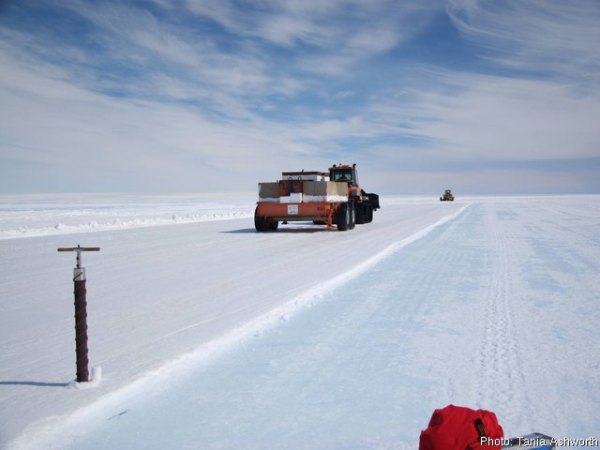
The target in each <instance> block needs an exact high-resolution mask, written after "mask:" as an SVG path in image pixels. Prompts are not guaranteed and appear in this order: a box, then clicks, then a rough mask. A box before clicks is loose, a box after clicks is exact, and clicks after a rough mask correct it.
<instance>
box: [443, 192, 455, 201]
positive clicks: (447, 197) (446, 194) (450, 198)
mask: <svg viewBox="0 0 600 450" xmlns="http://www.w3.org/2000/svg"><path fill="white" fill-rule="evenodd" d="M453 201H454V195H452V191H451V190H450V189H446V190H445V191H444V195H442V196H441V197H440V202H453Z"/></svg>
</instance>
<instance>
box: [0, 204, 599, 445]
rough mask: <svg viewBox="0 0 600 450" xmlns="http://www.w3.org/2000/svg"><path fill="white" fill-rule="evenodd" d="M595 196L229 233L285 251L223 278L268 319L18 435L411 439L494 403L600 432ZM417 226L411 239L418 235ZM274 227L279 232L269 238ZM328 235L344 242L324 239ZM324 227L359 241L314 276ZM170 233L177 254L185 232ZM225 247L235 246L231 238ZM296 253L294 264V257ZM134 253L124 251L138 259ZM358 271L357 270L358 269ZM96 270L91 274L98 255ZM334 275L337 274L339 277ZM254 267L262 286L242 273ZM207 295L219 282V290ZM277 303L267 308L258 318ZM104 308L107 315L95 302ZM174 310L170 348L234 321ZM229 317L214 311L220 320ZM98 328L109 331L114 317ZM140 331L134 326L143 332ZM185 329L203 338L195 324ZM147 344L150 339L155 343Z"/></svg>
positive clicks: (520, 415)
mask: <svg viewBox="0 0 600 450" xmlns="http://www.w3.org/2000/svg"><path fill="white" fill-rule="evenodd" d="M598 200H599V199H598V197H554V198H550V197H540V198H516V199H510V198H506V199H483V200H480V201H473V202H472V204H471V205H470V206H469V207H467V208H466V209H465V210H463V211H462V213H460V214H459V215H458V216H456V217H454V218H452V219H451V220H449V221H446V222H444V223H441V224H438V226H436V227H434V228H433V229H430V230H427V231H428V232H423V231H421V232H420V233H417V237H420V239H416V240H413V242H405V244H406V245H398V244H396V246H395V247H394V246H392V247H391V248H390V247H389V245H390V244H392V243H394V242H396V243H398V242H400V241H401V239H402V237H400V236H395V238H392V239H389V240H386V239H384V238H383V237H382V235H379V234H378V233H387V234H390V233H393V232H394V231H393V226H391V225H392V224H391V223H390V222H386V220H382V222H381V223H380V224H379V226H378V227H376V226H375V224H373V229H371V230H369V231H367V228H366V227H365V228H362V229H358V230H355V231H358V233H357V234H355V235H352V234H351V233H353V232H351V233H338V234H332V233H317V232H311V233H310V234H308V235H307V233H303V232H290V233H281V234H276V235H264V236H263V235H260V236H255V235H251V234H250V235H249V234H247V233H246V232H245V230H239V232H233V233H231V234H230V235H229V236H231V237H232V238H234V239H235V240H237V241H238V245H239V248H238V250H239V252H240V254H241V255H242V258H250V255H246V256H243V255H244V254H245V253H246V250H244V248H245V247H244V245H243V244H242V243H243V242H244V240H245V239H248V238H249V237H251V239H254V240H259V241H260V242H261V245H265V246H266V250H268V251H269V252H272V253H275V254H272V255H270V256H271V257H272V258H273V259H274V260H275V261H276V263H277V264H275V265H273V264H270V263H269V262H268V261H272V260H273V259H270V258H267V261H266V262H265V265H263V266H262V268H261V267H259V266H258V265H256V264H255V263H252V264H251V261H250V259H248V260H246V263H247V264H244V267H245V269H244V270H242V271H241V272H240V273H238V274H237V276H235V274H232V277H231V278H229V281H228V282H227V283H226V288H227V289H225V291H229V290H231V289H234V290H235V289H241V290H240V292H239V294H238V295H240V296H243V297H244V298H245V300H246V301H247V308H250V309H252V313H253V314H254V315H255V317H261V318H260V319H259V320H255V321H254V322H252V323H251V325H247V326H246V327H242V328H237V329H238V330H242V331H239V332H238V334H237V337H236V335H235V333H234V334H233V335H232V337H231V339H230V340H231V342H228V340H227V339H224V340H223V341H222V342H221V343H220V344H219V343H218V342H217V343H215V345H214V348H213V350H216V351H213V352H212V353H210V349H209V348H208V347H207V349H205V350H203V351H196V352H192V353H190V354H189V355H188V356H187V357H184V358H181V359H179V360H178V361H175V362H173V363H172V364H170V365H168V366H166V367H162V368H161V369H160V370H159V371H157V372H156V373H155V374H150V375H147V376H145V377H143V378H141V379H138V381H136V382H134V383H131V384H129V385H125V387H124V388H123V389H121V390H119V391H113V392H112V393H111V394H109V395H105V396H104V397H103V398H101V399H100V400H99V401H96V402H94V403H92V404H91V405H90V406H88V407H85V408H82V409H81V410H80V411H78V412H77V413H76V414H74V415H73V416H71V417H70V418H68V419H66V420H65V419H64V418H63V419H60V420H58V419H57V420H54V421H49V422H48V427H47V428H46V429H44V428H43V427H41V426H40V425H39V424H38V425H36V426H34V427H32V428H30V431H29V433H27V434H26V435H24V436H21V438H20V439H19V440H18V441H17V442H15V443H14V446H15V447H16V448H21V447H24V448H27V447H29V448H42V447H43V448H84V449H86V448H89V449H96V448H97V449H103V448H156V449H158V448H161V449H162V448H216V449H233V448H244V449H264V448H285V449H332V448H333V449H337V448H344V449H348V448H352V449H354V448H357V449H358V448H360V449H363V448H393V449H415V448H417V446H418V436H419V432H420V430H421V429H422V428H424V427H425V426H426V424H427V422H428V420H429V417H430V415H431V412H432V411H433V409H435V408H437V407H442V406H445V405H446V404H448V403H454V404H461V405H467V406H471V407H482V408H487V409H491V410H493V411H495V412H496V413H497V415H498V417H499V419H500V422H501V424H502V425H503V426H504V429H505V431H506V433H507V434H509V435H518V434H523V433H527V432H531V431H540V432H544V433H547V434H551V435H553V436H555V437H557V438H588V437H598V438H600V436H598V430H600V419H599V417H600V416H599V415H598V414H597V411H598V410H599V409H600V394H599V392H600V391H599V390H598V386H600V350H599V349H600V330H599V328H598V326H597V324H598V323H600V322H599V319H600V312H599V311H600V308H599V307H598V304H597V302H598V293H599V292H600V278H599V275H598V274H599V273H600V263H599V261H600V239H599V238H598V233H597V230H598V229H599V225H600V213H599V209H598V206H597V201H598ZM460 206H461V205H440V204H437V205H435V206H434V205H427V206H425V205H423V206H417V205H412V206H407V205H403V206H402V207H401V208H393V207H392V208H391V210H392V212H388V214H389V215H388V216H387V217H388V220H391V222H395V223H396V225H397V226H398V227H402V220H399V217H400V216H401V215H402V214H403V212H404V213H406V211H411V213H410V214H408V215H407V216H406V217H405V220H406V221H410V220H415V217H418V216H421V217H424V216H426V215H428V219H427V220H424V221H423V222H422V223H421V226H420V227H417V228H418V229H420V230H423V228H425V227H426V226H427V225H431V224H432V223H435V222H436V220H438V219H439V218H441V217H448V216H449V215H450V214H452V213H455V212H457V211H458V209H459V208H460ZM415 208H416V209H415ZM443 208H446V209H444V210H443V211H444V212H443V213H440V211H442V209H443ZM433 211H437V215H438V217H437V219H436V218H435V217H436V214H435V213H434V212H433ZM382 212H383V211H382ZM415 212H417V214H416V215H415ZM392 216H393V217H394V219H389V218H391V217H392ZM383 217H385V216H383V215H382V218H383ZM417 228H413V233H412V234H411V233H409V234H408V235H407V236H404V238H406V237H409V236H410V235H412V236H414V233H415V232H416V230H417ZM232 231H235V230H232ZM154 233H156V230H155V231H154ZM99 236H100V234H98V235H97V236H95V237H99ZM371 236H372V240H373V242H374V243H376V244H378V245H379V248H378V249H375V250H374V251H372V252H370V255H371V256H373V255H379V256H378V257H376V258H374V259H372V260H371V261H370V262H369V263H367V264H362V266H361V264H360V261H364V260H365V259H368V258H365V257H366V256H367V255H368V254H369V252H366V251H365V250H364V246H365V245H368V242H369V237H371ZM388 237H389V236H388ZM274 239H275V240H280V239H281V240H283V241H280V242H282V244H273V240H274ZM330 239H335V240H336V243H335V244H333V243H332V242H326V241H328V240H330ZM357 239H358V242H359V244H360V245H358V246H357V247H358V248H360V249H361V250H356V252H358V253H359V254H361V257H360V258H359V259H355V260H352V261H351V262H344V261H348V258H351V257H352V254H353V251H352V250H351V248H352V245H351V244H352V243H353V242H354V243H356V242H357V241H356V240H357ZM314 240H316V241H318V244H319V245H323V246H324V247H325V249H324V253H325V254H326V255H329V256H332V255H335V254H337V253H335V252H337V251H345V254H344V256H342V257H340V258H341V259H340V260H339V261H341V262H340V264H339V266H338V265H337V264H333V266H334V268H333V269H332V270H335V273H328V274H327V275H328V276H323V275H321V277H320V278H319V277H318V276H317V280H319V282H326V283H325V284H321V285H320V286H318V285H317V286H315V284H316V283H315V282H314V280H313V281H312V282H311V281H310V280H309V277H308V272H307V269H304V268H303V267H307V266H309V267H311V266H312V267H314V266H318V264H319V263H318V261H319V260H321V259H323V258H322V257H321V256H320V255H319V254H318V253H313V254H312V255H311V254H309V251H308V250H307V249H306V248H303V246H309V245H312V244H309V241H310V242H311V243H313V242H314ZM177 241H179V240H177ZM160 242H161V251H160V253H161V254H164V253H165V252H166V251H167V249H168V248H170V247H171V246H170V245H165V242H164V240H161V241H160ZM324 242H326V243H324ZM384 242H387V244H388V245H387V246H386V245H384ZM293 245H299V246H300V248H299V250H298V252H300V254H301V256H302V258H300V260H298V258H297V256H298V255H297V254H296V253H295V252H291V254H290V248H291V246H293ZM224 250H225V251H231V254H230V255H228V258H233V254H234V253H235V251H234V248H230V247H229V246H227V247H226V248H225V249H224ZM252 251H256V248H253V250H252ZM167 253H168V252H167ZM176 255H177V252H174V253H173V255H168V256H169V257H168V260H171V258H173V259H174V258H175V257H176ZM287 257H289V258H290V261H289V265H286V266H285V267H280V266H279V265H280V264H282V263H283V262H284V261H287ZM100 259H101V258H100V257H98V260H100ZM151 259H152V258H151ZM254 259H257V258H256V257H254ZM331 259H332V260H336V261H338V260H337V259H335V258H333V257H332V258H331ZM89 260H90V261H91V260H92V257H90V258H89ZM134 261H135V258H134V257H128V258H126V262H127V263H128V264H130V263H133V262H134ZM113 263H114V260H113ZM275 266H277V268H276V267H275ZM353 267H354V268H356V269H355V271H354V273H352V272H350V273H348V270H350V269H352V268H353ZM161 268H162V269H163V270H166V269H168V268H169V267H168V266H167V267H164V266H162V265H161ZM100 269H101V265H100V264H99V263H96V264H95V269H94V270H96V271H98V272H100V273H102V270H100ZM177 269H179V270H180V271H181V272H182V275H183V276H182V280H183V282H184V283H187V284H185V285H184V289H182V290H181V291H178V292H189V291H190V290H192V287H193V286H194V285H195V284H194V283H191V281H190V280H189V279H188V278H189V277H186V276H185V275H186V274H189V273H190V272H189V270H190V269H189V268H187V269H186V267H185V266H183V267H178V268H177ZM173 270H175V269H173ZM323 270H326V269H324V268H322V267H319V268H318V270H317V272H319V273H321V272H322V271H323ZM167 273H169V272H167ZM178 273H179V272H178ZM290 273H293V274H296V277H294V276H292V277H290V276H289V275H290ZM88 275H89V278H90V280H91V279H92V269H91V264H90V269H89V271H88ZM331 275H335V276H338V278H337V280H336V279H334V280H333V281H331V280H332V278H333V277H332V276H331ZM161 276H162V275H161ZM312 276H313V274H311V277H312ZM240 277H242V282H241V284H242V285H243V286H250V287H251V289H248V290H247V291H246V290H244V289H243V288H240V287H239V285H238V284H237V283H239V282H240V280H239V278H240ZM278 277H282V278H281V280H283V279H284V278H285V279H287V280H288V282H289V281H292V280H294V279H295V278H296V279H297V281H298V284H299V285H300V286H298V287H297V288H293V289H290V290H289V291H287V293H285V296H286V297H287V298H288V299H292V298H295V299H296V300H295V303H294V304H293V305H289V304H288V305H287V306H280V307H279V309H275V310H273V309H272V306H273V305H275V303H276V302H275V303H273V302H271V303H269V302H265V303H262V302H261V300H260V299H261V298H263V296H266V297H268V293H269V291H268V290H264V291H263V289H261V282H262V281H261V280H264V282H265V283H273V280H274V279H275V280H277V279H278ZM209 279H210V278H209ZM257 279H258V280H259V281H257ZM244 280H245V283H244ZM251 280H253V281H251ZM281 280H280V281H279V283H281V282H282V281H281ZM327 280H329V281H328V282H327ZM103 282H104V283H106V282H107V281H106V280H104V281H103ZM197 282H198V280H197V279H196V283H197ZM284 284H285V283H284ZM123 285H125V283H124V282H121V283H120V284H119V286H123ZM278 286H279V285H278ZM149 291H150V290H149V289H148V288H147V287H146V288H144V292H149ZM211 292H213V293H214V292H216V291H215V290H214V287H213V289H212V290H211ZM301 294H302V295H301ZM103 295H107V294H106V293H103ZM294 295H295V296H294ZM101 297H102V296H100V298H101ZM225 297H226V296H225ZM226 298H227V297H226ZM283 300H284V299H283ZM281 305H285V302H282V303H281ZM294 305H295V306H294ZM166 306H167V305H166V304H162V306H161V307H162V308H164V307H166ZM189 306H190V305H189V304H186V308H189ZM157 307H158V306H157ZM269 307H271V308H270V310H271V311H272V312H271V314H270V315H267V316H264V315H263V316H259V315H258V314H259V313H260V312H261V311H262V310H263V309H264V310H265V311H268V310H269ZM243 310H244V309H242V311H243ZM101 312H104V314H107V313H108V312H107V311H98V312H97V313H96V314H97V315H101V314H100V313H101ZM146 313H147V314H148V316H147V317H146V318H145V320H150V321H151V322H152V323H153V324H152V327H151V328H152V329H153V330H156V329H159V326H158V325H157V324H156V323H154V321H156V319H151V315H150V311H149V310H147V311H146ZM93 314H94V313H93V312H91V313H90V316H91V317H92V315H93ZM160 314H164V315H165V317H167V319H168V322H169V323H168V324H166V325H165V330H164V331H162V332H161V333H162V334H160V336H161V339H159V340H157V341H156V342H157V344H156V345H157V348H158V349H160V348H161V346H160V345H159V344H158V343H159V342H163V341H164V340H168V339H169V338H170V337H171V336H173V337H174V338H177V336H178V335H182V336H183V337H185V336H186V335H185V333H186V332H187V330H190V329H196V328H203V327H205V326H209V328H210V327H211V326H212V327H214V328H213V334H215V335H217V334H218V333H217V332H216V331H215V330H216V329H218V328H219V327H221V329H224V328H223V324H222V323H221V324H220V325H218V326H217V325H215V324H214V323H213V322H214V320H213V321H206V322H202V324H203V325H202V326H199V325H198V326H196V324H194V325H192V327H191V328H190V326H189V325H188V326H187V327H180V328H177V327H173V320H174V317H175V315H173V314H171V313H167V312H166V311H164V312H163V311H162V310H160ZM189 314H199V312H198V311H195V310H192V311H190V312H189ZM180 315H181V314H180ZM187 315H188V313H186V314H185V316H187ZM203 315H204V316H206V312H205V311H204V312H203ZM222 315H223V313H220V314H217V315H216V316H215V317H219V321H222V320H223V319H222V318H221V316H222ZM233 316H235V313H234V314H233ZM242 316H243V315H242ZM228 317H229V316H228ZM215 320H216V319H215ZM239 320H240V321H241V319H239ZM114 322H116V323H117V324H118V325H119V326H121V327H123V326H125V325H126V323H127V321H125V320H124V319H123V318H119V319H113V321H109V320H106V321H105V323H103V326H104V327H110V326H111V324H112V326H116V325H115V324H114ZM227 324H228V326H229V327H231V326H233V325H234V323H229V322H227ZM96 327H98V331H96V333H98V335H100V334H102V333H101V328H102V327H99V326H97V325H96ZM169 328H171V329H172V331H173V332H172V333H170V332H169V331H168V329H169ZM135 331H136V329H135V328H134V327H132V328H131V329H129V330H127V332H129V333H132V334H133V335H134V336H135V335H136V334H135ZM119 333H120V336H121V337H124V336H126V335H127V333H126V332H125V331H121V330H119ZM195 333H198V331H195ZM182 341H183V342H184V343H185V344H186V345H187V346H188V347H189V349H190V350H189V351H192V350H193V348H192V347H193V342H194V341H193V340H192V339H191V338H185V339H182ZM137 342H138V346H140V345H141V344H140V342H143V340H141V339H138V340H137ZM232 343H234V344H235V345H232ZM126 344H127V343H123V346H125V348H123V347H121V346H118V345H119V344H110V345H108V344H104V346H105V347H106V348H112V349H113V352H115V353H119V352H120V354H122V356H121V358H123V357H124V356H125V354H127V353H129V352H127V351H126V350H127V347H126ZM163 347H164V346H163ZM209 347H210V346H209ZM117 348H118V349H119V352H117V351H116V349H117ZM168 348H169V347H168V346H166V347H164V348H163V349H162V352H165V351H167V349H168ZM132 350H139V349H137V348H135V349H132ZM142 350H143V352H142V355H143V357H141V356H140V357H137V358H138V359H136V357H135V356H133V355H135V354H136V353H132V361H130V364H129V365H128V364H126V363H125V362H122V361H120V359H119V358H118V357H114V356H113V359H112V360H111V359H110V358H108V357H106V356H105V359H106V361H110V364H109V363H108V362H103V363H102V364H103V366H105V373H106V374H110V375H107V376H106V379H105V380H103V382H102V385H101V386H100V387H99V388H97V390H93V389H92V390H89V391H78V390H68V389H66V388H64V387H40V386H37V387H35V388H37V389H46V390H53V392H58V394H55V398H57V399H58V398H60V397H61V395H62V396H68V397H71V398H72V397H74V396H75V397H76V396H77V395H79V394H86V393H88V392H98V390H101V389H106V385H110V383H112V380H111V378H112V377H118V376H119V374H118V373H117V372H118V371H115V370H113V371H112V373H111V372H109V370H110V366H112V365H115V364H116V363H117V362H119V364H118V365H117V366H116V367H118V368H121V369H123V371H125V373H132V372H133V371H132V369H131V367H130V366H131V365H134V366H135V365H141V366H144V364H146V365H149V363H148V362H147V359H148V358H151V355H152V354H153V350H154V347H153V344H152V343H150V345H149V346H146V347H145V348H144V349H142ZM158 353H159V355H160V354H161V352H158ZM154 354H156V353H154ZM162 357H163V358H164V355H163V356H162ZM48 384H50V383H48ZM5 387H6V386H0V388H5ZM14 387H15V386H12V389H11V391H14ZM27 387H28V388H30V387H34V386H27ZM84 398H85V397H84ZM71 401H73V399H71ZM71 406H73V403H71ZM3 414H5V413H4V412H3ZM40 446H41V447H40Z"/></svg>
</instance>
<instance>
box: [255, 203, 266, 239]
mask: <svg viewBox="0 0 600 450" xmlns="http://www.w3.org/2000/svg"><path fill="white" fill-rule="evenodd" d="M257 212H258V206H257V207H256V209H255V210H254V228H256V231H258V232H259V233H262V232H264V231H269V223H268V222H267V218H266V217H264V216H259V215H257V214H256V213H257Z"/></svg>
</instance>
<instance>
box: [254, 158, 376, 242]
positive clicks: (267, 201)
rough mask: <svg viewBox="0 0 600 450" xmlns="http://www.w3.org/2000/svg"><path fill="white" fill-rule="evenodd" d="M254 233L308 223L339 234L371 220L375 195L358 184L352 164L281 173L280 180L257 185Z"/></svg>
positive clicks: (354, 166)
mask: <svg viewBox="0 0 600 450" xmlns="http://www.w3.org/2000/svg"><path fill="white" fill-rule="evenodd" d="M258 197H259V198H258V202H257V204H256V210H255V212H254V226H255V228H256V231H258V232H264V231H275V230H277V228H278V227H279V223H280V222H282V223H288V222H292V221H312V222H313V223H314V224H317V225H326V226H327V227H328V228H333V226H334V225H336V226H337V229H338V230H340V231H346V230H351V229H353V228H354V225H355V224H363V223H369V222H372V221H373V212H374V211H376V210H377V209H379V196H378V195H377V194H372V193H367V192H365V191H364V190H363V189H362V188H361V187H360V185H359V184H358V174H357V170H356V164H352V165H351V166H350V165H343V164H338V165H336V164H334V165H333V166H332V167H330V168H329V172H328V173H327V172H318V171H304V170H302V171H300V172H283V173H282V175H281V180H279V181H276V182H269V183H258Z"/></svg>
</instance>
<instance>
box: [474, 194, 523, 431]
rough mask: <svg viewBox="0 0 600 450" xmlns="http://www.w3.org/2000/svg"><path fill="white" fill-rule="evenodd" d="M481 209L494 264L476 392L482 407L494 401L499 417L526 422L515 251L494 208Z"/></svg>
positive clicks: (488, 292) (490, 275)
mask: <svg viewBox="0 0 600 450" xmlns="http://www.w3.org/2000/svg"><path fill="white" fill-rule="evenodd" d="M482 209H483V210H484V211H483V214H484V217H483V221H484V225H485V229H486V230H487V231H488V233H489V236H490V238H489V239H488V242H489V243H490V248H489V249H488V251H489V253H490V258H489V259H490V266H491V267H490V271H489V274H488V283H487V289H486V292H485V295H484V299H485V300H484V302H485V313H484V317H485V319H484V321H485V323H484V332H483V342H482V344H481V346H480V353H479V376H478V377H477V380H478V383H477V388H476V391H477V394H476V395H477V398H478V399H479V401H480V402H481V405H482V407H485V406H486V405H494V408H495V409H496V412H497V413H498V414H499V416H500V417H502V418H504V419H510V420H511V422H512V423H523V421H524V420H525V419H526V418H528V417H531V414H532V410H531V400H530V398H529V397H528V393H527V390H526V385H525V377H524V367H523V361H522V358H521V355H520V352H519V346H518V344H517V339H516V332H517V330H516V329H515V325H514V323H515V321H514V310H513V301H514V295H515V290H514V286H513V280H514V279H515V277H516V275H517V274H516V261H515V257H514V256H515V255H514V254H512V253H511V251H510V248H511V247H510V246H509V245H508V242H507V235H506V230H505V229H504V228H503V227H502V224H501V221H500V220H498V218H496V217H492V215H493V214H494V211H493V210H492V208H491V207H490V206H489V205H485V206H483V207H482Z"/></svg>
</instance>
